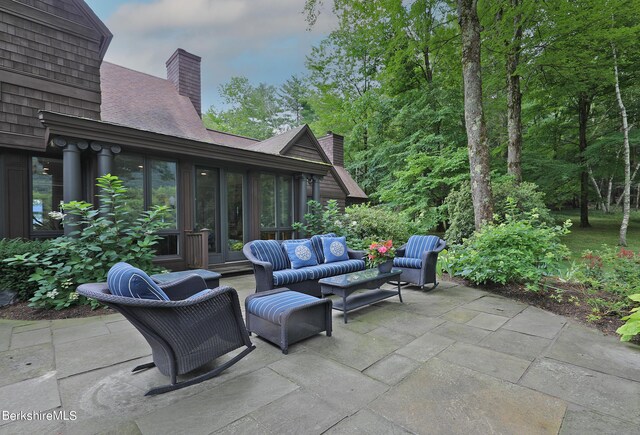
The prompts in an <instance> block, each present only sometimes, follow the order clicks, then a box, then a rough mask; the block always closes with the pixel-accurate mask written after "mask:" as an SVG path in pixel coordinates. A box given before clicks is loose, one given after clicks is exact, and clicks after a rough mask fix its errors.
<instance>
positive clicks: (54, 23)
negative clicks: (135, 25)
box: [0, 0, 366, 269]
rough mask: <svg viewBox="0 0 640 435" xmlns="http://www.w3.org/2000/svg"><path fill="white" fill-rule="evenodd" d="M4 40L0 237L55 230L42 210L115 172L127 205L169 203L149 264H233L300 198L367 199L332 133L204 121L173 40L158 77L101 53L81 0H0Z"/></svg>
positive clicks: (284, 233)
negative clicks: (254, 130) (246, 133)
mask: <svg viewBox="0 0 640 435" xmlns="http://www.w3.org/2000/svg"><path fill="white" fill-rule="evenodd" d="M0 36H1V38H0V92H1V107H0V109H1V111H0V237H7V238H15V237H22V238H47V237H55V236H58V235H62V234H63V229H62V228H61V227H60V224H59V222H58V221H56V220H54V219H53V218H51V217H50V216H49V212H51V211H55V210H57V209H58V204H59V203H60V201H62V200H64V201H65V202H68V201H71V200H87V201H91V202H95V201H94V199H95V193H96V192H95V187H94V184H95V178H96V177H98V176H100V175H103V174H106V173H113V174H116V175H118V176H119V177H120V178H121V179H122V180H123V181H124V183H125V185H126V186H127V187H128V188H129V193H128V198H127V204H128V207H129V208H131V209H132V210H143V209H147V208H149V207H151V206H153V205H159V204H164V205H168V206H169V207H170V208H171V209H172V210H173V213H172V217H171V218H170V224H171V225H170V226H171V227H170V228H169V229H167V230H166V231H163V234H162V236H163V240H162V242H161V245H160V247H159V250H158V257H157V261H158V262H160V263H162V264H163V265H165V266H166V267H169V268H175V269H181V268H185V267H187V266H199V267H203V266H205V267H206V266H215V265H218V266H221V265H222V266H223V267H222V268H224V265H227V266H228V267H235V266H242V264H243V263H242V260H243V257H242V253H241V249H242V245H243V244H244V243H246V242H247V241H249V240H253V239H258V238H276V239H287V238H291V237H293V236H294V234H293V229H292V224H293V222H294V221H295V220H300V219H301V218H302V216H303V215H304V212H305V210H306V202H307V200H308V199H316V200H319V201H326V200H328V199H336V200H337V201H338V202H339V204H340V205H341V206H344V205H348V204H350V203H353V202H362V201H364V200H366V195H365V194H364V192H363V191H362V190H361V189H360V188H359V187H358V185H357V184H356V183H355V182H354V181H353V179H352V178H351V177H350V176H349V174H348V173H347V172H346V170H345V169H344V166H343V148H342V137H341V136H338V135H334V134H331V133H330V134H328V135H326V136H324V137H322V138H319V139H316V137H315V136H314V135H313V133H312V132H311V130H310V129H309V127H308V126H301V127H298V128H296V129H293V130H290V131H287V132H285V133H283V134H280V135H278V136H275V137H273V138H271V139H268V140H265V141H258V140H254V139H251V138H246V137H240V136H236V135H232V134H228V133H224V132H219V131H213V130H208V129H206V128H205V127H204V126H203V124H202V121H201V119H200V114H201V112H200V111H201V108H200V105H201V103H200V58H199V57H197V56H195V55H193V54H190V53H188V52H186V51H184V50H181V49H178V50H177V51H176V52H175V53H174V54H173V55H172V56H171V57H170V58H169V60H168V61H167V63H166V66H167V77H168V79H167V80H165V79H161V78H158V77H154V76H150V75H147V74H144V73H141V72H137V71H133V70H130V69H128V68H125V67H122V66H118V65H114V64H111V63H108V62H103V61H102V59H103V57H104V55H105V52H106V50H107V48H108V45H109V42H110V41H111V38H112V35H111V33H110V32H109V30H108V29H107V28H106V26H105V25H104V24H103V23H102V22H101V21H100V20H99V19H98V17H97V16H96V15H95V14H94V13H93V12H92V11H91V9H90V8H89V7H88V6H87V5H86V4H85V3H84V1H82V0H7V1H3V2H1V3H0ZM205 229H208V232H207V231H205ZM67 231H68V228H67ZM198 255H199V256H200V257H198ZM205 257H206V258H205ZM238 261H240V262H241V263H235V262H238Z"/></svg>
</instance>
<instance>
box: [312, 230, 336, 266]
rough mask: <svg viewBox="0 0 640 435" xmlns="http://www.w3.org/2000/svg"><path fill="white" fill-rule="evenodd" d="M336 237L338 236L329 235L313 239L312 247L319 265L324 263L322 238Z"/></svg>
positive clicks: (321, 235) (319, 235) (320, 235)
mask: <svg viewBox="0 0 640 435" xmlns="http://www.w3.org/2000/svg"><path fill="white" fill-rule="evenodd" d="M335 236H336V235H335V234H334V233H327V234H318V235H317V236H313V237H311V246H312V247H313V250H314V252H315V253H316V258H317V259H318V264H322V263H324V248H323V247H322V238H323V237H335Z"/></svg>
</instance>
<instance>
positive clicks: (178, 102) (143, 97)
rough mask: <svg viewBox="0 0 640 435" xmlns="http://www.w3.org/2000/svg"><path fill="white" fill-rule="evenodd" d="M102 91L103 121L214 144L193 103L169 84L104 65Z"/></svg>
mask: <svg viewBox="0 0 640 435" xmlns="http://www.w3.org/2000/svg"><path fill="white" fill-rule="evenodd" d="M100 88H101V91H102V105H101V107H100V110H101V118H102V120H103V121H106V122H110V123H113V124H119V125H123V126H126V127H132V128H136V129H139V130H145V131H152V132H155V133H161V134H166V135H170V136H177V137H183V138H188V139H195V140H199V141H203V142H211V137H210V136H209V133H208V132H207V129H206V128H205V127H204V125H203V124H202V120H201V119H200V117H199V116H198V113H197V112H196V110H195V109H194V107H193V104H191V101H190V100H189V99H188V98H187V97H183V96H182V95H180V94H178V91H177V90H176V88H175V86H174V85H173V84H172V83H171V82H169V81H168V80H165V79H161V78H159V77H154V76H152V75H149V74H145V73H141V72H138V71H134V70H131V69H129V68H125V67H122V66H119V65H115V64H112V63H109V62H102V66H101V67H100Z"/></svg>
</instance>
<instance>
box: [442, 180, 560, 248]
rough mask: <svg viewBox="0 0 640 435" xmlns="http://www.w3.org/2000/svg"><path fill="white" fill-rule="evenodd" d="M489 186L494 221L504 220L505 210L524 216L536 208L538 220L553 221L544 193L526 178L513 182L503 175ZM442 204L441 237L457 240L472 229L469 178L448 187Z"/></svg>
mask: <svg viewBox="0 0 640 435" xmlns="http://www.w3.org/2000/svg"><path fill="white" fill-rule="evenodd" d="M491 187H492V190H493V198H494V216H495V217H496V221H497V222H502V221H504V219H505V216H506V214H507V213H510V215H511V216H512V217H514V218H525V217H526V215H527V213H530V212H532V211H533V210H536V214H537V215H538V219H537V220H538V221H540V222H543V223H545V224H547V225H548V226H552V225H553V224H554V220H553V218H552V217H551V213H550V212H549V209H548V208H547V207H546V205H545V203H544V193H542V192H540V191H539V190H538V186H537V185H535V184H533V183H528V182H526V181H524V182H522V183H520V184H517V183H516V182H515V181H514V179H513V178H512V177H508V176H504V177H499V178H496V179H494V180H493V181H492V183H491ZM508 198H511V199H512V200H514V201H515V204H516V208H515V209H513V208H510V206H509V203H508V201H507V199H508ZM444 204H445V208H446V212H447V216H448V220H449V227H448V228H447V232H446V233H445V239H446V240H447V242H449V243H460V242H462V240H463V239H466V238H467V237H469V236H471V234H473V232H474V231H475V224H474V217H473V202H472V200H471V185H470V184H469V182H464V183H462V184H461V185H460V187H459V188H458V189H456V190H454V191H452V192H451V193H450V194H449V196H447V199H445V203H444Z"/></svg>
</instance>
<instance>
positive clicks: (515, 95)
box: [506, 0, 522, 183]
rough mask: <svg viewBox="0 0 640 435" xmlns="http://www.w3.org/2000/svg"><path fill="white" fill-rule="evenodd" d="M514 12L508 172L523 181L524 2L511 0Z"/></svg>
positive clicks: (510, 44)
mask: <svg viewBox="0 0 640 435" xmlns="http://www.w3.org/2000/svg"><path fill="white" fill-rule="evenodd" d="M510 4H511V7H512V11H513V27H512V29H513V37H512V38H511V40H510V41H509V42H508V45H507V62H506V64H507V133H508V136H509V143H508V154H507V172H509V174H511V175H513V177H514V178H515V180H516V182H518V183H519V182H520V181H522V165H521V159H522V94H521V92H520V74H519V73H518V65H519V63H520V49H521V45H522V12H521V11H520V10H519V8H520V7H521V5H522V0H510Z"/></svg>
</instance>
